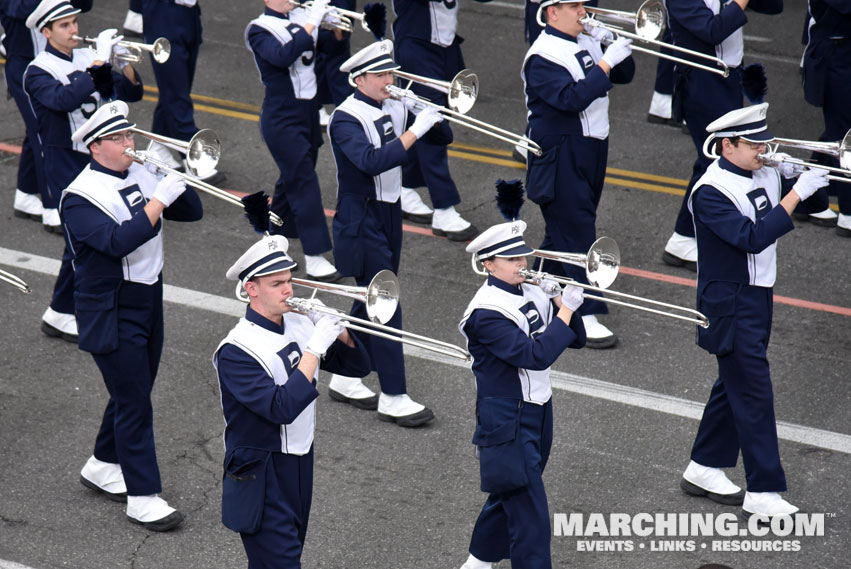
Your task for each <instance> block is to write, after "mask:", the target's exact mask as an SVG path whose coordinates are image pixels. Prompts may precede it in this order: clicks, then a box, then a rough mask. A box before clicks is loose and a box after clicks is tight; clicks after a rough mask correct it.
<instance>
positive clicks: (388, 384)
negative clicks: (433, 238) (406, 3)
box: [328, 40, 452, 427]
mask: <svg viewBox="0 0 851 569" xmlns="http://www.w3.org/2000/svg"><path fill="white" fill-rule="evenodd" d="M398 68H399V65H397V64H396V62H395V61H393V42H391V41H390V40H383V41H380V42H376V43H373V44H371V45H369V46H367V47H365V48H363V49H362V50H360V51H358V52H357V53H356V54H355V55H353V56H352V57H351V58H349V59H348V60H347V61H346V62H345V63H344V64H343V65H342V66H341V67H340V70H341V71H344V72H346V73H348V74H349V77H350V78H351V80H352V81H354V83H355V84H356V85H357V89H356V90H355V92H354V93H353V94H352V95H350V96H349V98H348V99H346V100H345V101H344V102H343V104H342V105H340V106H339V107H337V108H336V109H335V110H334V113H333V114H332V115H331V122H330V124H329V125H328V135H329V138H330V140H331V150H332V152H333V153H334V160H335V161H336V163H337V184H338V186H337V213H336V214H335V216H334V224H333V227H334V258H335V259H336V261H337V268H338V269H339V271H340V272H341V273H342V274H343V275H346V276H353V277H355V279H356V280H357V283H358V285H359V286H366V285H368V284H369V282H370V280H372V278H373V277H374V276H375V275H376V274H377V273H378V272H379V271H381V270H382V269H389V270H391V271H393V272H394V273H398V272H399V262H400V260H401V255H402V209H401V205H400V194H401V183H402V164H403V163H404V162H405V160H407V159H408V155H409V154H410V152H409V150H410V148H411V147H412V146H414V144H415V143H417V141H418V140H422V139H423V138H424V137H427V138H428V139H429V140H430V141H432V142H438V143H446V144H449V142H451V141H452V136H451V131H449V129H448V128H447V129H442V128H440V127H438V128H434V129H433V128H432V127H433V126H434V125H436V124H437V123H440V122H441V121H443V118H442V117H441V115H440V114H439V112H438V111H437V110H436V109H435V108H427V109H425V110H422V111H420V112H419V114H417V115H416V119H415V120H414V121H413V123H412V124H411V126H410V128H408V129H407V130H405V128H406V127H405V125H406V124H407V122H408V110H407V109H406V108H405V105H404V104H403V103H402V102H400V101H396V100H394V99H390V98H389V97H390V95H389V94H388V93H387V91H386V90H385V87H386V86H387V85H391V84H392V83H393V73H392V71H393V70H394V69H398ZM441 126H443V125H441ZM352 315H353V316H355V317H358V318H364V319H366V318H367V315H366V309H365V308H364V306H363V303H362V302H357V301H355V303H354V306H353V308H352ZM387 324H388V325H389V326H392V327H394V328H400V329H401V328H402V306H401V305H399V308H398V309H397V310H396V313H395V314H394V315H393V317H392V318H391V319H390V321H389V322H388V323H387ZM363 340H364V343H365V344H366V346H367V350H368V351H369V355H370V358H371V367H372V370H374V371H376V372H377V373H378V381H379V382H380V384H381V396H380V397H376V396H375V393H373V392H372V390H370V389H369V388H367V387H366V386H365V385H364V384H363V383H362V382H361V378H360V377H347V376H344V375H334V377H333V378H332V379H331V384H330V386H329V393H330V395H331V397H333V398H334V399H337V400H338V401H344V402H346V403H350V404H352V405H355V406H356V407H358V408H361V409H376V408H377V409H378V416H379V418H380V419H382V420H384V421H392V422H395V423H397V424H398V425H401V426H403V427H416V426H419V425H422V424H424V423H427V422H428V421H431V420H432V419H433V418H434V413H432V411H431V409H429V408H427V407H425V406H423V405H421V404H419V403H416V402H415V401H413V400H412V399H411V398H410V397H409V396H408V394H407V385H406V381H405V361H404V358H403V355H402V345H401V344H400V343H397V342H393V341H392V340H387V339H385V338H379V337H372V336H368V337H365V338H364V339H363Z"/></svg>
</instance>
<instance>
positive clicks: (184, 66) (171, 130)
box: [142, 0, 201, 140]
mask: <svg viewBox="0 0 851 569" xmlns="http://www.w3.org/2000/svg"><path fill="white" fill-rule="evenodd" d="M142 19H143V22H144V34H145V41H146V42H148V43H153V42H154V40H156V39H157V38H159V37H164V38H166V39H167V40H168V41H169V42H171V56H169V58H168V61H166V62H165V63H155V62H154V61H153V57H152V58H151V64H152V65H153V68H154V77H156V79H157V88H158V89H159V99H158V100H157V106H156V107H155V108H154V120H153V123H152V125H151V130H152V131H153V132H155V133H157V134H162V135H165V136H169V137H171V138H177V139H179V140H189V139H190V138H192V136H193V135H194V134H195V133H196V132H198V127H197V126H195V115H194V108H193V106H192V99H191V98H190V97H189V93H190V92H191V91H192V81H193V80H194V78H195V64H196V62H197V61H198V49H199V47H200V46H201V9H200V8H199V7H198V6H197V5H195V6H194V7H192V8H189V7H186V6H178V5H177V4H175V3H174V2H173V0H143V4H142Z"/></svg>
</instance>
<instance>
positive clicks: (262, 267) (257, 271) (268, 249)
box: [225, 235, 297, 287]
mask: <svg viewBox="0 0 851 569" xmlns="http://www.w3.org/2000/svg"><path fill="white" fill-rule="evenodd" d="M288 246H289V242H288V241H287V238H286V237H284V236H283V235H264V236H263V238H262V239H260V241H258V242H257V243H255V244H254V245H252V246H251V247H249V248H248V251H246V252H245V253H243V254H242V256H241V257H240V258H239V259H237V261H236V263H234V264H233V266H231V268H229V269H228V272H227V273H226V274H225V278H227V279H228V280H229V281H240V283H241V284H242V286H243V287H244V286H245V283H246V282H247V281H248V280H249V279H251V278H254V277H262V276H265V275H271V274H273V273H279V272H281V271H289V270H291V269H294V268H295V267H296V266H297V263H296V262H295V261H293V259H292V257H290V256H289V255H287V247H288Z"/></svg>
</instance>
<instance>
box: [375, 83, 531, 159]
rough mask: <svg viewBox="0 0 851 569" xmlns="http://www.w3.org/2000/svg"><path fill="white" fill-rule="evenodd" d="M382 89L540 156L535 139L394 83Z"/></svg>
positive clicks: (398, 97)
mask: <svg viewBox="0 0 851 569" xmlns="http://www.w3.org/2000/svg"><path fill="white" fill-rule="evenodd" d="M384 89H385V90H386V91H387V92H388V93H389V94H390V96H391V97H392V98H394V99H397V100H399V101H402V100H405V99H407V100H409V101H411V102H413V103H414V106H415V107H416V108H419V109H425V108H427V107H431V108H433V109H437V110H438V111H439V112H440V114H442V115H443V118H444V119H446V120H448V121H449V122H452V123H455V124H460V125H462V126H465V127H467V128H470V129H473V130H475V131H478V132H481V133H482V134H486V135H488V136H492V137H493V138H497V139H499V140H502V141H505V142H508V143H509V144H512V145H514V146H520V147H522V148H525V149H526V150H528V151H529V152H531V153H532V154H534V155H536V156H540V155H541V154H542V150H541V147H540V146H538V144H537V143H535V141H533V140H531V139H529V138H527V137H525V136H522V135H518V134H514V133H512V132H510V131H507V130H505V129H502V128H499V127H497V126H494V125H492V124H489V123H486V122H484V121H480V120H478V119H474V118H473V117H468V116H467V115H465V114H463V113H460V112H457V111H453V110H452V109H447V108H446V107H443V106H441V105H438V104H437V103H434V102H432V101H430V100H428V99H426V98H425V97H420V96H419V95H417V94H415V93H413V92H412V91H411V90H409V89H403V88H402V87H397V86H396V85H387V86H386V87H385V88H384Z"/></svg>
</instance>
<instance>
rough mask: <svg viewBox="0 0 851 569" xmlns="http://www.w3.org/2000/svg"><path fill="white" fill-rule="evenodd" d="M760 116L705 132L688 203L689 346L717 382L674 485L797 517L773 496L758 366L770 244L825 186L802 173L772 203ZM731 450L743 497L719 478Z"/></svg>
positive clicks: (747, 508)
mask: <svg viewBox="0 0 851 569" xmlns="http://www.w3.org/2000/svg"><path fill="white" fill-rule="evenodd" d="M767 110H768V103H763V104H760V105H755V106H752V107H746V108H744V109H738V110H735V111H731V112H729V113H727V114H725V115H724V116H722V117H721V118H719V119H717V120H715V121H713V122H712V123H710V124H709V125H708V126H707V130H708V131H709V132H710V133H713V134H714V137H715V144H716V148H717V149H718V150H717V151H716V154H718V155H719V156H720V157H719V158H718V159H717V160H715V162H712V163H711V164H710V165H709V167H708V168H707V169H706V173H705V174H704V175H703V176H701V177H700V179H699V180H698V181H697V183H696V184H695V185H694V190H693V191H692V193H691V196H690V197H689V202H688V203H689V209H690V211H691V212H692V214H693V216H694V230H695V235H696V237H697V244H698V248H699V249H700V256H699V257H698V259H697V263H698V271H697V308H698V310H700V311H701V312H703V313H704V314H706V316H707V317H708V318H709V327H708V328H705V329H704V328H699V329H698V336H697V343H698V345H699V346H700V347H701V348H703V349H705V350H706V351H708V352H709V353H711V354H715V356H716V358H717V360H718V379H717V380H716V381H715V384H714V386H713V387H712V392H711V393H710V395H709V401H708V402H707V404H706V407H705V409H704V410H703V418H702V419H701V421H700V426H699V427H698V430H697V437H696V438H695V441H694V446H693V447H692V451H691V462H690V463H689V465H688V467H687V468H686V470H685V472H684V474H683V478H682V481H681V483H680V485H681V487H682V489H683V490H684V491H685V492H687V493H688V494H692V495H696V496H706V497H707V498H709V499H711V500H713V501H715V502H719V503H721V504H732V505H737V504H742V508H743V510H744V512H745V514H747V515H750V514H763V515H766V516H769V517H770V516H774V515H778V514H792V513H794V512H796V511H798V508H797V507H795V506H793V505H791V504H789V503H788V502H787V501H785V500H784V499H783V498H781V497H780V494H779V492H785V491H786V475H785V474H784V472H783V467H782V466H781V465H780V452H779V449H778V444H777V425H776V422H775V419H774V395H773V392H772V386H771V376H770V374H769V369H768V359H767V357H766V350H767V348H768V338H769V334H770V332H771V318H772V302H773V301H772V287H773V286H774V280H775V276H776V247H777V245H776V241H777V239H778V238H779V237H780V236H781V235H784V234H786V233H788V232H789V231H791V230H792V229H794V225H793V224H792V220H791V218H790V216H791V214H792V211H793V210H794V208H795V206H796V205H797V204H798V203H799V202H800V201H801V200H805V199H807V198H808V197H810V196H811V195H812V194H813V193H814V192H815V191H816V190H817V189H819V188H821V187H824V186H826V185H827V183H828V180H827V171H826V170H822V169H810V170H807V171H805V172H804V173H803V174H801V175H800V177H799V178H798V180H797V181H796V182H795V185H794V187H793V188H792V191H790V192H789V193H788V194H787V195H786V196H785V197H784V198H783V199H782V200H781V199H780V174H779V173H778V172H777V171H776V170H773V169H771V168H768V167H764V166H763V165H762V162H761V161H760V157H759V155H760V154H761V153H764V152H765V143H766V142H768V141H770V140H771V139H772V138H773V135H772V134H771V133H770V132H769V131H768V127H767V125H766V119H765V116H766V112H767ZM786 166H789V168H788V169H789V170H792V167H791V165H789V164H787V165H786ZM740 450H741V453H742V462H743V463H744V466H745V475H746V478H747V492H743V491H742V490H741V489H740V488H739V487H738V486H736V485H735V484H733V483H732V482H731V481H730V480H729V479H728V478H727V476H726V475H725V474H724V472H723V471H722V470H721V469H722V468H728V467H733V466H735V465H736V461H737V459H738V455H739V451H740Z"/></svg>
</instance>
